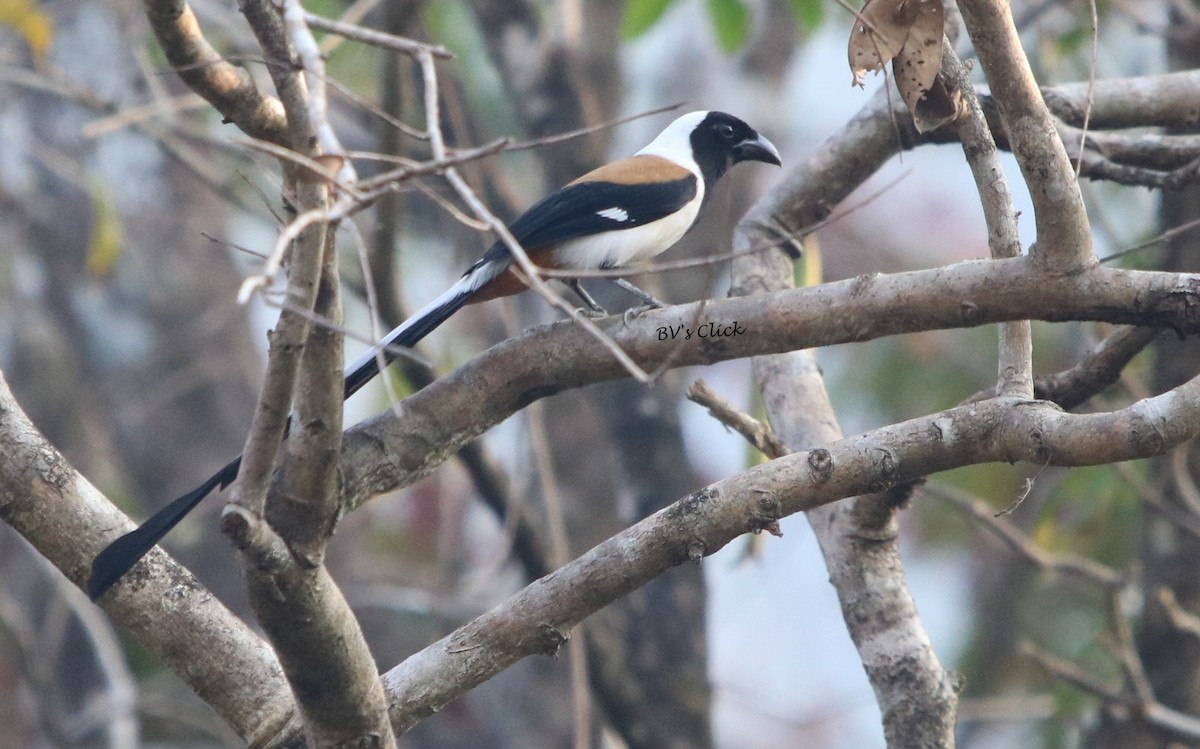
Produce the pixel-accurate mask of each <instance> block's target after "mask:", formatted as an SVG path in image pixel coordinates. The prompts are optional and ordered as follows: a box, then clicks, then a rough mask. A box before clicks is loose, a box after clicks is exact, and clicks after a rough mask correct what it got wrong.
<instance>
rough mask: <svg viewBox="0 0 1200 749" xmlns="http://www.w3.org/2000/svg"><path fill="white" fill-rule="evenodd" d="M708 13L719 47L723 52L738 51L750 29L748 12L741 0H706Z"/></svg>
mask: <svg viewBox="0 0 1200 749" xmlns="http://www.w3.org/2000/svg"><path fill="white" fill-rule="evenodd" d="M708 15H709V18H711V19H712V22H713V30H714V31H716V32H717V41H718V42H719V43H720V45H721V49H722V50H723V51H725V52H736V51H738V50H739V49H740V48H741V46H742V45H743V44H744V43H745V42H746V35H747V33H748V32H749V30H750V12H749V11H748V10H746V6H745V5H743V4H742V0H708Z"/></svg>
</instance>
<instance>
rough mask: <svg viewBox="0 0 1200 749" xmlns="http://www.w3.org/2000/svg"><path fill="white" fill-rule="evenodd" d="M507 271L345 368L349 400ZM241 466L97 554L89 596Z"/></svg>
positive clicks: (467, 286) (467, 288)
mask: <svg viewBox="0 0 1200 749" xmlns="http://www.w3.org/2000/svg"><path fill="white" fill-rule="evenodd" d="M507 267H508V263H507V262H502V261H496V260H492V261H489V262H480V263H476V264H475V265H474V266H473V267H472V268H471V269H470V270H468V271H467V272H466V274H464V275H463V277H462V278H461V279H459V281H458V283H456V284H454V285H453V286H451V287H450V288H449V289H448V290H447V291H446V293H444V294H442V295H441V296H439V297H438V298H437V299H435V300H433V301H432V302H430V303H429V305H427V306H426V307H425V308H424V309H422V310H421V311H420V312H418V313H417V314H415V315H413V316H412V317H410V318H408V319H407V320H405V321H404V322H403V323H401V324H400V326H399V327H397V328H396V329H395V330H393V331H392V332H391V333H388V335H387V337H386V338H384V339H383V341H381V342H380V343H378V344H376V345H375V346H373V347H371V349H370V350H368V351H367V352H366V353H365V354H363V355H362V356H360V357H359V358H358V359H357V360H356V361H355V362H354V363H353V364H351V365H350V366H349V367H347V368H346V386H345V395H344V397H346V398H349V397H350V396H351V395H353V394H354V393H356V392H358V390H359V388H361V387H362V386H363V385H365V384H367V383H368V382H370V380H371V378H373V377H374V376H375V375H377V374H379V360H380V359H381V358H382V359H383V363H384V365H385V366H386V365H387V364H390V363H391V362H392V361H394V360H395V359H396V357H397V356H398V355H399V354H398V351H397V349H398V348H399V347H411V346H415V345H416V344H417V342H418V341H420V340H421V339H422V338H424V337H425V336H427V335H429V334H430V333H432V332H433V331H434V329H435V328H437V327H438V326H439V325H441V324H442V323H444V322H445V321H446V320H447V319H449V318H450V316H451V315H453V314H454V313H455V312H457V311H458V310H460V309H461V308H462V306H463V305H464V304H466V303H467V302H468V301H469V300H470V298H471V295H472V294H474V293H475V292H476V291H478V290H479V289H480V288H481V287H482V286H484V285H485V284H487V283H488V282H489V281H492V280H495V278H496V277H497V276H499V275H500V274H501V273H503V272H504V271H505V270H506V269H507ZM241 465H242V456H240V455H239V456H238V457H236V458H234V459H233V460H232V461H230V463H229V464H227V465H226V466H225V467H224V468H222V469H221V470H220V471H217V472H216V473H215V474H213V475H212V477H210V478H209V479H208V480H207V481H205V482H204V483H203V484H201V485H200V486H198V487H196V488H195V489H193V490H192V491H190V492H188V493H187V494H184V495H183V496H182V497H180V498H178V499H176V500H175V501H173V502H171V504H169V505H167V506H166V507H164V508H162V509H161V510H159V511H158V512H156V513H154V514H153V515H152V516H150V519H149V520H147V521H146V522H144V523H142V524H141V525H140V526H138V527H137V528H135V529H134V530H132V531H130V532H129V533H126V534H125V535H124V536H121V537H120V538H118V539H117V540H116V541H113V542H112V543H111V544H109V545H108V546H106V547H104V550H103V551H101V552H100V553H99V554H97V555H96V559H95V560H94V561H93V562H92V575H91V577H90V578H88V585H87V593H88V596H89V597H90V598H91V599H92V600H93V601H95V600H96V599H97V598H99V597H100V596H102V595H104V593H105V591H107V590H108V589H109V588H110V587H112V586H113V584H114V583H116V582H117V580H120V579H121V577H122V576H123V575H124V574H125V573H126V572H128V571H129V570H130V569H132V568H133V565H135V564H137V563H138V561H139V560H140V559H141V558H142V557H144V556H146V554H148V553H150V550H151V549H153V548H154V546H155V544H157V543H158V542H159V541H161V540H162V538H163V536H165V535H167V533H169V532H170V530H171V529H172V528H174V527H175V526H176V525H178V524H179V521H180V520H183V518H184V516H186V515H187V514H188V513H189V512H191V511H192V509H193V508H194V507H195V506H196V505H198V504H199V503H200V500H202V499H204V498H205V497H207V496H208V495H209V494H211V493H212V492H213V491H214V490H216V489H224V488H226V487H227V486H229V485H230V484H232V483H233V481H234V479H236V478H237V475H238V469H240V468H241Z"/></svg>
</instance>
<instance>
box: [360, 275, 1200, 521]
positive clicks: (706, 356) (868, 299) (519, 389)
mask: <svg viewBox="0 0 1200 749" xmlns="http://www.w3.org/2000/svg"><path fill="white" fill-rule="evenodd" d="M1196 288H1200V278H1197V277H1195V276H1190V275H1187V274H1174V273H1153V272H1147V271H1129V270H1121V269H1114V268H1105V267H1103V266H1097V267H1094V268H1092V269H1090V270H1088V271H1086V272H1084V273H1080V274H1077V275H1074V276H1067V277H1061V278H1059V279H1057V280H1056V282H1055V283H1054V284H1047V283H1045V279H1044V275H1043V274H1042V273H1041V272H1040V271H1039V270H1037V269H1036V268H1034V267H1033V266H1032V264H1031V263H1029V262H1028V259H1026V258H1014V259H1011V260H991V261H985V262H981V261H972V262H965V263H959V264H956V265H953V266H947V267H943V268H937V269H934V270H928V271H916V272H912V273H899V274H894V275H879V276H869V277H862V278H857V279H851V280H847V281H840V282H836V283H827V284H823V285H822V286H820V287H816V288H810V289H796V290H792V291H784V292H776V293H775V294H773V295H772V296H771V297H769V298H755V297H750V298H737V299H727V300H719V301H708V302H706V304H705V308H704V312H703V315H702V316H701V317H700V318H699V319H700V320H702V321H703V322H701V323H700V326H708V325H710V324H711V326H713V327H704V329H703V332H697V328H698V327H699V326H697V324H696V323H695V322H694V319H693V318H695V316H696V310H697V307H698V306H699V305H698V304H690V305H680V306H676V307H668V308H667V309H664V310H658V311H654V312H649V313H646V314H645V315H643V316H641V317H639V318H638V319H636V320H635V321H632V322H631V323H629V324H626V323H625V322H624V321H623V320H621V319H620V318H609V319H607V320H603V321H599V323H598V324H599V325H601V326H602V327H603V329H604V330H606V332H608V333H609V335H611V336H612V337H613V338H614V339H615V340H616V341H617V343H618V344H619V345H620V346H621V347H622V349H623V350H625V351H627V352H628V353H629V355H630V356H632V357H633V358H634V359H635V360H636V361H638V362H640V363H641V364H642V365H643V366H645V367H647V368H650V369H653V368H655V367H658V366H660V365H661V364H662V363H663V362H664V361H667V360H669V361H670V363H671V366H673V367H677V366H684V365H688V364H710V363H712V362H714V361H721V360H727V359H734V358H739V357H743V356H757V355H761V354H764V353H773V352H782V351H791V350H795V349H799V348H813V347H817V346H824V345H830V344H835V343H845V342H848V341H861V340H867V339H871V338H876V337H879V336H884V335H894V334H897V333H902V332H913V331H916V330H930V329H936V328H953V327H961V326H962V325H963V324H964V320H966V321H968V324H971V325H981V324H986V323H991V322H999V321H1001V320H1013V319H1027V318H1032V319H1049V320H1055V321H1061V320H1064V319H1081V318H1082V319H1107V320H1108V321H1110V322H1137V323H1138V324H1141V325H1155V324H1156V325H1169V326H1172V327H1176V326H1178V329H1181V330H1197V329H1200V319H1196V318H1195V315H1196V310H1195V307H1194V305H1192V304H1191V302H1190V301H1189V300H1192V299H1194V294H1195V291H1194V290H1195V289H1196ZM671 326H682V327H683V328H687V327H689V326H691V327H692V332H693V333H694V335H693V337H692V339H691V340H684V341H674V342H667V341H664V340H660V334H659V331H660V330H668V329H670V327H671ZM569 328H570V326H569V325H565V326H564V324H559V325H553V326H550V327H549V328H538V329H534V330H531V331H528V332H526V333H525V334H524V335H522V336H519V337H517V338H515V339H512V340H510V341H506V342H504V343H502V344H500V345H498V346H495V347H493V348H492V349H490V350H489V351H487V352H485V353H484V354H482V355H480V356H479V357H477V358H476V359H475V360H473V361H472V362H471V363H469V364H467V365H465V366H464V367H463V368H461V369H459V370H458V371H457V372H456V373H454V374H452V375H449V376H447V377H444V378H442V379H441V380H439V381H438V382H437V383H434V384H433V385H432V386H430V387H428V388H426V389H425V390H423V391H422V392H420V393H417V394H415V395H413V396H411V397H410V398H409V399H408V400H407V401H406V404H407V403H411V404H412V406H413V407H417V404H419V403H424V402H425V401H424V399H425V398H434V397H445V398H449V400H448V401H446V403H447V404H451V405H448V406H446V405H443V406H440V407H439V408H438V412H439V413H440V414H442V416H441V418H440V419H439V423H438V424H436V425H432V424H425V425H423V426H422V428H421V436H420V438H419V439H418V438H416V437H415V435H413V434H412V433H411V432H409V431H408V429H409V427H407V426H405V425H403V424H401V423H398V422H392V421H390V420H389V419H387V418H380V419H375V420H372V421H370V422H367V423H366V424H364V425H362V426H360V427H358V428H356V429H355V430H352V431H351V432H350V434H349V435H348V437H347V439H348V440H349V442H350V443H351V444H352V443H354V442H356V441H358V440H361V439H362V438H363V437H366V435H367V434H369V435H370V437H369V438H367V442H366V443H364V447H365V448H366V449H365V450H364V452H363V453H362V454H361V455H358V454H356V453H357V451H354V450H351V451H350V452H349V453H347V454H346V455H344V456H343V462H342V467H343V471H344V478H345V483H344V484H343V491H344V499H343V501H344V503H346V506H347V508H349V507H353V506H356V505H357V504H359V503H360V502H362V501H364V500H365V499H366V498H367V497H368V496H370V495H372V494H375V493H381V492H386V491H391V490H393V489H395V488H397V486H398V485H400V484H402V483H408V482H409V481H412V480H415V479H416V478H419V477H420V476H423V475H425V473H427V472H428V471H429V470H431V469H432V468H433V466H434V465H436V464H437V463H438V462H440V460H441V459H443V458H444V456H445V451H443V450H439V451H438V452H437V454H436V455H429V454H428V450H427V448H425V447H423V446H424V445H431V444H432V445H443V446H445V449H446V450H452V449H453V448H454V447H456V446H458V445H461V444H464V443H465V442H468V441H470V440H471V439H473V438H474V437H475V436H477V435H478V434H480V433H481V432H483V431H484V430H486V429H488V428H490V427H491V426H492V425H494V424H496V423H499V421H502V420H503V419H506V418H508V417H509V416H511V415H512V413H514V412H515V411H516V410H519V409H520V408H522V407H524V406H525V405H526V404H528V403H529V401H530V399H531V398H533V397H538V396H540V395H541V394H544V393H550V392H560V391H562V390H564V389H568V388H573V387H580V386H582V385H585V384H591V383H595V382H602V381H606V380H609V379H613V378H617V377H621V376H623V375H624V374H625V370H624V369H622V368H621V367H620V366H619V365H617V364H616V363H615V362H614V361H613V360H612V358H611V356H610V355H609V353H608V352H607V349H604V348H603V347H601V346H599V345H598V344H596V343H595V341H594V340H592V339H591V338H590V337H589V336H577V335H574V334H573V333H572V332H571V330H570V329H569ZM722 329H725V330H726V331H727V332H728V333H729V334H730V335H725V336H722V337H721V338H719V339H713V338H711V337H710V336H711V335H712V333H714V332H717V331H720V330H722ZM738 330H745V331H754V335H741V334H738V332H737V331H738ZM493 367H496V368H497V369H493ZM483 372H488V373H489V374H488V375H486V376H487V378H488V381H489V382H493V383H495V387H494V389H492V390H491V391H489V392H487V393H483V392H481V391H480V389H479V388H478V385H477V381H472V380H471V379H470V378H471V377H475V376H484V375H482V373H483ZM471 382H475V383H476V384H468V383H471ZM420 407H421V408H425V407H429V406H420ZM1081 418H1086V417H1081ZM1189 418H1190V417H1189ZM1153 423H1154V424H1155V426H1154V427H1151V428H1147V427H1146V426H1142V427H1140V428H1136V429H1133V431H1132V432H1131V431H1124V432H1119V433H1114V434H1113V438H1114V440H1115V443H1114V446H1115V445H1120V446H1121V449H1122V450H1130V454H1131V455H1135V454H1145V451H1147V450H1149V451H1150V452H1158V451H1159V450H1157V449H1155V446H1158V447H1159V448H1162V449H1165V447H1164V445H1166V444H1170V443H1171V439H1169V438H1168V435H1170V434H1172V433H1173V430H1174V429H1176V428H1177V427H1182V424H1180V425H1176V424H1168V425H1166V427H1163V426H1162V425H1160V424H1159V422H1158V420H1157V418H1155V419H1153ZM1130 428H1132V427H1130ZM360 430H362V433H360ZM1093 436H1094V435H1093ZM381 447H382V448H383V449H385V450H386V451H387V452H388V453H389V457H388V459H387V461H386V463H387V465H386V466H383V465H381V463H380V458H379V454H378V450H379V449H380V448H381ZM1100 455H1101V453H1097V458H1099V457H1100ZM1055 457H1056V458H1057V457H1059V456H1057V455H1056V456H1055ZM1081 457H1082V456H1081ZM1031 460H1033V461H1034V462H1036V463H1038V464H1039V465H1040V464H1042V463H1045V462H1046V460H1045V457H1044V456H1043V457H1041V458H1039V457H1032V458H1031ZM399 466H406V468H405V469H403V470H400V469H399Z"/></svg>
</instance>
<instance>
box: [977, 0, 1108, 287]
mask: <svg viewBox="0 0 1200 749" xmlns="http://www.w3.org/2000/svg"><path fill="white" fill-rule="evenodd" d="M959 9H960V10H961V11H962V15H963V21H964V22H965V24H966V27H967V33H968V34H970V36H971V41H972V42H973V43H974V45H975V51H976V52H977V53H978V55H979V61H980V62H981V63H982V64H983V70H984V72H985V73H986V74H987V77H988V82H989V83H990V84H991V88H992V95H993V96H994V97H995V98H996V103H997V105H998V108H999V110H1000V118H1001V120H1003V122H1004V125H1005V130H1006V131H1007V133H1008V139H1009V142H1010V143H1011V144H1012V147H1013V155H1014V156H1016V158H1017V164H1018V165H1019V166H1020V167H1021V174H1022V175H1024V177H1025V181H1026V183H1027V184H1028V186H1029V194H1030V196H1031V197H1032V199H1033V205H1034V213H1035V216H1034V220H1035V222H1036V224H1037V236H1038V241H1037V244H1036V245H1035V246H1034V247H1033V248H1031V250H1030V255H1031V256H1032V257H1033V258H1034V260H1035V261H1036V262H1038V263H1039V264H1042V265H1044V267H1046V268H1047V269H1049V270H1051V271H1054V272H1057V273H1069V272H1075V271H1078V270H1079V269H1081V268H1086V267H1088V266H1089V265H1092V264H1094V263H1095V262H1096V258H1095V256H1094V254H1093V252H1092V240H1091V230H1090V227H1089V226H1088V221H1087V213H1086V211H1085V210H1084V207H1083V196H1082V195H1081V194H1080V192H1079V184H1078V182H1077V181H1076V179H1075V170H1074V169H1073V168H1072V165H1071V162H1070V160H1069V159H1068V158H1067V152H1066V149H1065V148H1063V145H1062V141H1061V140H1059V138H1058V136H1057V133H1056V131H1055V128H1054V122H1053V120H1052V119H1051V117H1050V111H1049V110H1048V109H1047V108H1046V104H1045V102H1044V101H1043V100H1042V95H1041V92H1040V90H1039V89H1038V86H1037V82H1036V81H1035V80H1034V78H1033V72H1032V71H1031V70H1030V68H1029V61H1028V59H1026V57H1025V50H1024V49H1023V48H1022V47H1021V40H1020V39H1019V38H1018V36H1017V30H1016V26H1015V25H1014V24H1013V19H1012V10H1011V8H1010V7H1009V4H1008V3H1007V2H1004V0H961V2H960V3H959Z"/></svg>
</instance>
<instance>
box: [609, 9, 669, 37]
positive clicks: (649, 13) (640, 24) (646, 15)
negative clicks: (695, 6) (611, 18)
mask: <svg viewBox="0 0 1200 749" xmlns="http://www.w3.org/2000/svg"><path fill="white" fill-rule="evenodd" d="M672 2H674V0H629V2H628V3H626V4H625V17H624V18H622V19H621V36H623V37H625V38H626V39H633V38H634V37H638V36H641V35H642V34H644V33H646V32H647V31H648V30H649V29H650V27H651V26H653V25H654V24H655V23H657V22H658V19H660V18H662V15H663V13H666V12H667V8H669V7H670V6H671V3H672Z"/></svg>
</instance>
